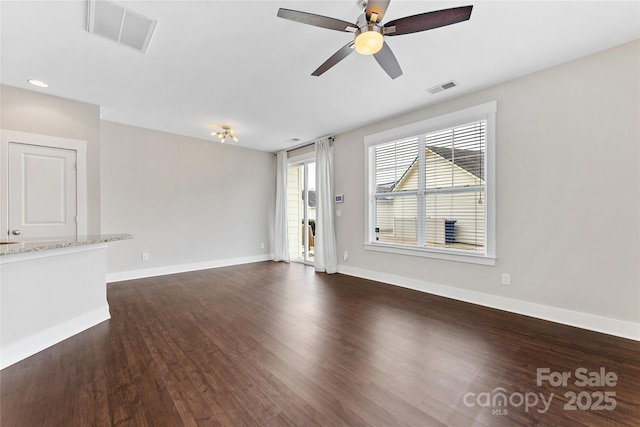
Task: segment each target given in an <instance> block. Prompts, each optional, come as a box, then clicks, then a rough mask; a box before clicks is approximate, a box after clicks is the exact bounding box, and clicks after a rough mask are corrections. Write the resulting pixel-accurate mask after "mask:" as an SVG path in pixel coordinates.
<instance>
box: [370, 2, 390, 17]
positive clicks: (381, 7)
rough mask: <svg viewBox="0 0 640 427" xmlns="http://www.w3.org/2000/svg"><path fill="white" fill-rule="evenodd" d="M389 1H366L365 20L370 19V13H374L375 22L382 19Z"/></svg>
mask: <svg viewBox="0 0 640 427" xmlns="http://www.w3.org/2000/svg"><path fill="white" fill-rule="evenodd" d="M389 1H390V0H369V2H368V3H367V9H366V11H365V15H366V16H367V22H370V21H371V14H372V13H375V14H376V15H377V18H376V20H375V22H380V21H382V18H383V17H384V13H385V12H386V11H387V7H389Z"/></svg>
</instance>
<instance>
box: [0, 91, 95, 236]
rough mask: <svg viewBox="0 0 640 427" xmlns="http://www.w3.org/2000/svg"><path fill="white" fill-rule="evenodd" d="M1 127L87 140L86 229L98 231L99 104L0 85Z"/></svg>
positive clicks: (91, 231) (92, 231) (91, 232)
mask: <svg viewBox="0 0 640 427" xmlns="http://www.w3.org/2000/svg"><path fill="white" fill-rule="evenodd" d="M0 112H1V113H0V128H1V129H7V130H16V131H20V132H29V133H36V134H40V135H50V136H57V137H62V138H70V139H79V140H83V141H87V232H88V233H89V234H98V233H100V107H98V106H97V105H93V104H87V103H84V102H78V101H72V100H70V99H65V98H59V97H57V96H51V95H46V94H42V93H38V92H33V91H29V90H24V89H19V88H15V87H12V86H4V85H2V86H0Z"/></svg>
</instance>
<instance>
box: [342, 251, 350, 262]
mask: <svg viewBox="0 0 640 427" xmlns="http://www.w3.org/2000/svg"><path fill="white" fill-rule="evenodd" d="M342 259H344V260H345V261H348V260H349V251H344V254H343V255H342Z"/></svg>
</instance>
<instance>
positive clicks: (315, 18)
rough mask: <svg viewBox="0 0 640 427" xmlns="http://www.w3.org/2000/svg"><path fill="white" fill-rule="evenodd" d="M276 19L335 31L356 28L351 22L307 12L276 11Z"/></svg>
mask: <svg viewBox="0 0 640 427" xmlns="http://www.w3.org/2000/svg"><path fill="white" fill-rule="evenodd" d="M278 17H279V18H284V19H289V20H291V21H295V22H300V23H302V24H307V25H315V26H316V27H322V28H328V29H330V30H336V31H349V30H348V28H352V29H353V30H357V29H358V27H357V26H356V25H355V24H352V23H351V22H347V21H343V20H341V19H335V18H329V17H328V16H322V15H316V14H313V13H308V12H300V11H298V10H291V9H282V8H280V9H278Z"/></svg>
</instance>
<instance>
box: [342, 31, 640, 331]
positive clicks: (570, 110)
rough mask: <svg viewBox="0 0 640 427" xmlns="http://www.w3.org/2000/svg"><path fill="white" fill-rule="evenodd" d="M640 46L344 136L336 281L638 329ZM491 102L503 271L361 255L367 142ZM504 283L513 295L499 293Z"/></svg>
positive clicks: (498, 264)
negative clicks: (572, 314) (509, 304)
mask: <svg viewBox="0 0 640 427" xmlns="http://www.w3.org/2000/svg"><path fill="white" fill-rule="evenodd" d="M639 44H640V43H639V42H638V41H635V42H632V43H629V44H625V45H622V46H619V47H617V48H614V49H610V50H607V51H603V52H600V53H597V54H595V55H591V56H588V57H584V58H581V59H578V60H575V61H572V62H569V63H566V64H563V65H560V66H558V67H554V68H551V69H548V70H544V71H541V72H538V73H535V74H531V75H529V76H526V77H523V78H519V79H516V80H513V81H510V82H507V83H504V84H501V85H499V86H495V87H491V88H488V89H485V90H482V91H479V92H475V93H471V94H466V95H463V96H460V97H458V98H455V99H452V100H449V101H446V102H443V103H441V104H438V105H436V106H433V107H429V108H425V109H423V110H420V111H415V112H412V113H410V114H406V115H403V116H400V117H395V118H390V119H388V120H385V121H382V122H378V123H376V124H374V125H371V126H368V127H365V128H362V129H357V130H354V131H352V132H348V133H345V134H341V135H338V136H337V137H336V141H335V144H334V150H335V151H334V153H335V171H334V172H335V183H336V184H335V191H336V194H344V195H345V202H344V203H343V204H342V205H338V206H337V209H340V210H341V211H342V215H341V216H340V217H337V218H336V227H337V243H338V251H339V254H340V269H339V271H340V270H341V271H344V272H351V273H366V274H365V276H370V277H377V276H380V277H382V276H384V275H392V276H396V277H400V278H403V277H404V278H406V279H407V281H411V282H415V281H424V282H428V283H433V284H438V285H444V286H447V287H450V288H453V289H462V290H468V291H475V292H481V293H484V294H490V295H495V296H500V297H506V298H511V299H515V300H520V301H526V302H529V303H534V304H541V305H545V306H552V307H558V308H562V309H567V310H573V311H577V312H581V313H588V314H592V315H596V316H604V317H609V318H612V319H618V320H623V321H628V322H636V323H638V322H640V290H639V288H640V273H639V270H640V269H639V263H640V240H639V238H640V227H639V225H640V221H639V218H640V208H639V194H640V175H639V171H640V165H639V158H640V150H639V145H640V130H639V127H640V126H639V117H640V108H639V106H640V84H639V78H640V77H639V76H640V67H639V60H638V58H639V54H638V52H639V51H640V46H639ZM454 77H455V76H454ZM462 83H464V82H462ZM454 90H456V89H454ZM492 100H497V102H498V113H497V135H496V145H497V149H496V150H497V151H496V154H497V170H496V180H497V181H496V187H497V189H496V191H497V194H496V199H497V203H496V204H497V212H496V223H497V236H496V237H497V262H496V266H495V267H492V266H481V265H472V264H465V263H458V262H451V261H440V260H434V259H427V258H421V257H412V256H404V255H396V254H388V253H379V252H372V251H366V250H364V248H363V246H362V244H363V242H364V241H365V233H364V225H363V224H364V219H365V211H364V208H365V204H366V200H365V197H366V195H365V176H364V164H365V152H364V144H363V141H364V137H365V136H366V135H369V134H373V133H376V132H381V131H383V130H386V129H390V128H395V127H399V126H402V125H406V124H410V123H414V122H417V121H420V120H424V119H426V118H430V117H434V116H438V115H441V114H445V113H449V112H453V111H457V110H460V109H463V108H466V107H471V106H474V105H478V104H481V103H484V102H488V101H492ZM343 251H349V260H348V261H342V253H343ZM503 272H504V273H510V274H511V282H512V285H511V286H508V287H507V286H504V285H501V283H500V278H501V273H503Z"/></svg>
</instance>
